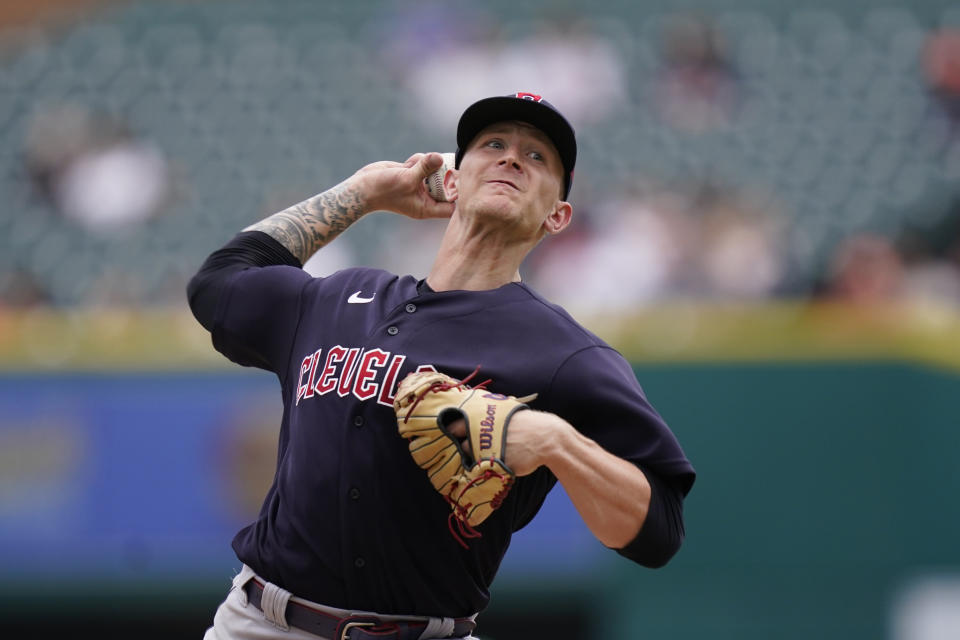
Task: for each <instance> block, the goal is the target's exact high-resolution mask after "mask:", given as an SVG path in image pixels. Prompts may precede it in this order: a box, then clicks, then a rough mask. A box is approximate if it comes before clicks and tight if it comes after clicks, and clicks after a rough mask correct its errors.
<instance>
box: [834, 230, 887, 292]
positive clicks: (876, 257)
mask: <svg viewBox="0 0 960 640" xmlns="http://www.w3.org/2000/svg"><path fill="white" fill-rule="evenodd" d="M903 279H904V265H903V261H902V259H901V257H900V253H899V252H898V251H897V249H896V247H895V246H894V245H893V243H892V242H891V241H890V240H889V239H887V238H885V237H883V236H880V235H876V234H871V233H859V234H854V235H852V236H850V237H848V238H845V239H844V240H843V241H841V243H840V245H839V246H838V248H837V250H836V251H835V253H834V256H833V259H832V261H831V264H830V271H829V278H828V283H827V287H826V291H825V292H824V293H825V294H826V296H827V297H829V298H832V299H835V300H838V301H844V302H853V303H876V302H885V301H890V300H895V299H897V298H900V296H901V295H902V293H903Z"/></svg>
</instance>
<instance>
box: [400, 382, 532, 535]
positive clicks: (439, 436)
mask: <svg viewBox="0 0 960 640" xmlns="http://www.w3.org/2000/svg"><path fill="white" fill-rule="evenodd" d="M479 370H480V367H477V368H476V369H474V371H473V373H471V374H470V375H469V376H467V377H466V378H464V379H463V380H457V379H456V378H452V377H450V376H448V375H446V374H443V373H438V372H435V371H423V372H419V373H411V374H409V375H408V376H407V377H406V378H404V379H403V381H402V382H401V383H400V386H399V387H398V388H397V393H396V396H395V399H394V402H393V408H394V412H395V413H396V415H397V428H398V430H399V432H400V435H401V436H402V437H404V438H406V439H407V440H408V441H409V446H410V455H411V456H413V459H414V461H415V462H416V463H417V465H418V466H419V467H420V468H421V469H423V470H424V471H426V472H427V477H428V478H429V480H430V483H431V484H432V485H433V487H434V489H436V490H437V491H438V492H439V493H440V495H442V496H443V497H444V498H446V500H447V502H449V503H450V507H451V513H450V516H449V518H448V524H449V526H450V532H451V533H452V534H453V536H454V538H456V540H457V542H459V543H460V544H461V545H462V546H464V547H466V546H467V544H466V543H465V542H464V541H463V539H464V538H478V537H480V535H481V534H480V532H479V531H477V530H476V529H475V528H474V527H476V526H478V525H479V524H480V523H481V522H483V521H484V520H486V519H487V517H489V516H490V514H491V513H493V512H494V511H495V510H496V509H498V508H499V507H500V505H501V504H502V503H503V500H504V498H506V496H507V494H508V492H509V491H510V487H511V486H512V485H513V482H514V480H515V478H516V475H515V474H514V473H513V471H512V470H511V469H510V467H508V466H507V463H506V462H505V457H506V451H504V447H506V433H507V426H508V425H509V424H510V419H511V417H512V416H513V414H514V413H516V412H517V411H521V410H523V409H529V407H528V406H527V404H526V403H527V402H531V401H532V400H533V399H534V398H536V397H537V394H533V395H529V396H525V397H522V398H516V397H514V396H506V395H502V394H498V393H490V392H487V393H480V391H485V386H486V385H487V384H488V383H489V382H490V380H485V381H483V382H481V383H479V384H477V385H476V386H474V387H470V386H468V385H467V382H469V381H470V380H472V379H473V377H474V376H476V374H477V372H478V371H479ZM460 419H462V420H463V421H464V423H465V424H466V429H467V434H466V440H467V442H469V443H470V451H471V452H472V453H473V454H474V455H472V456H471V455H469V454H468V453H467V452H466V451H464V449H463V447H462V446H461V445H460V441H459V440H458V439H457V438H456V436H454V435H453V434H451V433H450V432H449V431H448V427H449V426H450V425H451V424H452V423H454V422H456V421H457V420H460ZM454 525H456V528H457V530H459V533H458V531H457V530H455V529H454Z"/></svg>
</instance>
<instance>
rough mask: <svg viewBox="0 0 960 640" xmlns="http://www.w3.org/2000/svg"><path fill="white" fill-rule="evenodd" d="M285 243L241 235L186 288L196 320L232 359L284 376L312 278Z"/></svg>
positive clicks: (214, 256)
mask: <svg viewBox="0 0 960 640" xmlns="http://www.w3.org/2000/svg"><path fill="white" fill-rule="evenodd" d="M301 267H302V265H301V264H300V261H299V260H297V258H296V257H294V256H293V254H291V253H290V252H289V251H288V250H287V249H286V248H285V247H284V246H283V245H281V244H280V243H279V242H277V241H276V240H274V239H273V238H271V237H270V236H269V235H267V234H265V233H262V232H260V231H247V232H243V233H240V234H238V235H236V236H235V237H234V238H233V239H232V240H231V241H230V242H228V243H227V244H226V245H225V246H224V247H222V248H221V249H218V250H217V251H215V252H213V253H212V254H210V256H209V257H208V258H207V260H206V262H204V264H203V266H202V267H201V268H200V270H199V271H198V272H197V274H196V275H195V276H194V277H193V278H192V279H191V280H190V283H189V284H188V285H187V299H188V301H189V303H190V309H191V310H192V311H193V314H194V316H195V317H196V318H197V320H198V321H199V322H200V324H201V325H203V327H204V328H206V329H207V330H208V331H210V333H211V334H212V337H213V346H214V347H215V348H216V349H217V351H219V352H220V353H222V354H224V355H225V356H227V357H228V358H230V360H232V361H234V362H236V363H238V364H241V365H244V366H254V367H259V368H261V369H266V370H268V371H274V372H276V373H278V374H280V373H281V372H282V371H283V370H285V368H286V364H287V360H288V358H289V349H290V346H291V343H292V339H293V336H294V334H295V333H296V328H297V324H298V322H299V297H300V293H301V291H302V289H303V287H304V285H305V284H306V283H307V282H308V281H309V280H310V279H311V276H310V275H309V274H308V273H306V272H305V271H303V269H302V268H301Z"/></svg>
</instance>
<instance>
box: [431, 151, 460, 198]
mask: <svg viewBox="0 0 960 640" xmlns="http://www.w3.org/2000/svg"><path fill="white" fill-rule="evenodd" d="M442 155H443V165H442V166H441V167H440V168H439V169H437V170H436V171H434V172H433V173H431V174H430V175H429V176H427V177H426V178H424V182H426V183H427V191H428V192H429V193H430V197H431V198H433V199H434V200H436V201H437V202H446V201H447V197H446V196H445V195H443V177H444V176H445V175H447V169H453V165H454V164H455V163H456V160H455V157H454V154H452V153H444V154H442Z"/></svg>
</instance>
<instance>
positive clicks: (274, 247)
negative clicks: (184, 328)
mask: <svg viewBox="0 0 960 640" xmlns="http://www.w3.org/2000/svg"><path fill="white" fill-rule="evenodd" d="M280 264H283V265H288V266H291V267H297V268H300V267H302V266H303V265H302V264H300V261H299V260H297V258H296V257H294V255H293V254H292V253H290V251H288V250H287V248H286V247H284V246H283V245H282V244H280V243H279V242H277V241H276V240H274V239H273V238H272V237H270V236H269V235H267V234H266V233H263V232H262V231H245V232H243V233H239V234H237V235H236V236H234V237H233V239H231V240H230V242H228V243H227V244H225V245H224V246H223V247H222V248H220V249H217V250H216V251H214V252H213V253H211V254H210V256H209V257H208V258H207V259H206V261H205V262H204V263H203V265H202V266H201V267H200V270H199V271H198V272H197V273H196V275H194V276H193V278H192V279H191V280H190V282H189V283H188V284H187V300H188V301H189V303H190V310H191V311H193V315H194V317H196V319H197V321H198V322H200V324H201V325H203V327H204V328H205V329H206V330H207V331H212V330H213V321H214V317H215V316H216V313H217V302H218V301H219V298H220V293H221V291H222V289H223V288H224V287H225V286H226V283H227V281H228V280H229V278H230V276H231V275H233V274H234V273H236V272H237V271H241V270H243V269H247V268H249V267H266V266H270V265H280Z"/></svg>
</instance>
